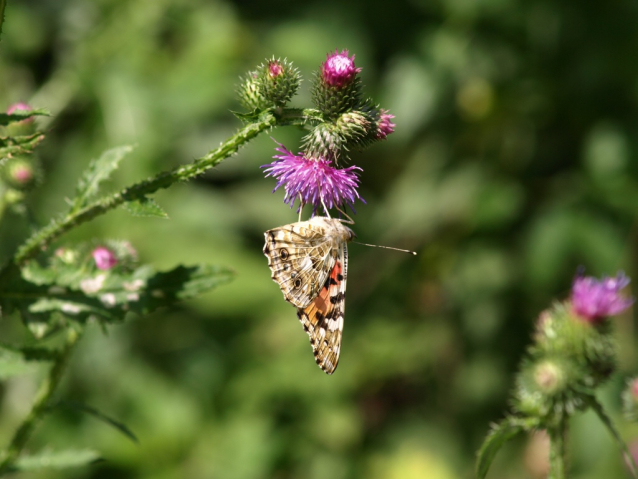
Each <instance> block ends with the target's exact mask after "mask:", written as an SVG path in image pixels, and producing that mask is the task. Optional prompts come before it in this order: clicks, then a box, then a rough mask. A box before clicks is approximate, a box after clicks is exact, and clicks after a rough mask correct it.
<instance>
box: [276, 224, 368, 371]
mask: <svg viewBox="0 0 638 479" xmlns="http://www.w3.org/2000/svg"><path fill="white" fill-rule="evenodd" d="M355 236H356V235H355V234H354V232H353V231H352V230H351V229H350V228H348V227H347V226H344V225H343V223H342V222H341V221H339V220H337V219H332V218H326V217H323V216H315V217H313V218H311V219H310V220H308V221H299V222H297V223H292V224H289V225H285V226H281V227H279V228H274V229H272V230H268V231H266V233H264V237H265V239H266V244H265V245H264V254H265V255H266V257H267V258H268V266H269V267H270V271H271V272H272V279H273V281H275V282H276V283H277V284H278V285H279V288H280V289H281V291H282V293H283V295H284V299H285V300H286V301H288V302H289V303H291V304H293V305H294V306H295V307H296V308H297V317H298V318H299V321H301V324H302V325H303V328H304V330H305V331H306V332H307V333H308V336H309V338H310V344H311V345H312V349H313V353H314V355H315V361H316V362H317V364H318V365H319V367H321V369H323V370H324V371H325V372H326V373H328V374H332V373H333V372H334V371H335V369H336V368H337V364H338V362H339V354H340V350H341V337H342V331H343V314H344V305H345V293H346V278H347V273H348V249H347V244H348V242H350V241H352V240H353V239H354V238H355Z"/></svg>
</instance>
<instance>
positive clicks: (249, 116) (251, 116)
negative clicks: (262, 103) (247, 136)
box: [231, 108, 262, 123]
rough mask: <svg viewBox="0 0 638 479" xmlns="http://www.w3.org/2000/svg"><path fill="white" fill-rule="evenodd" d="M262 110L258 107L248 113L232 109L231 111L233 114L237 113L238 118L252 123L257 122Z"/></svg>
mask: <svg viewBox="0 0 638 479" xmlns="http://www.w3.org/2000/svg"><path fill="white" fill-rule="evenodd" d="M261 112H262V110H261V109H259V108H257V109H255V110H253V111H250V112H248V113H242V112H239V111H232V110H231V113H232V114H233V115H235V117H237V119H238V120H240V121H242V122H244V123H252V122H255V121H257V120H258V119H259V115H260V114H261Z"/></svg>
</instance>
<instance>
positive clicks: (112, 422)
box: [57, 401, 139, 444]
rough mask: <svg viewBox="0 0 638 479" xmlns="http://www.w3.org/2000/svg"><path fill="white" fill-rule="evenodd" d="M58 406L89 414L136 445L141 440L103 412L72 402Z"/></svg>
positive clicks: (63, 402)
mask: <svg viewBox="0 0 638 479" xmlns="http://www.w3.org/2000/svg"><path fill="white" fill-rule="evenodd" d="M57 405H59V406H64V407H67V408H69V409H74V410H77V411H81V412H83V413H86V414H89V415H91V416H93V417H95V418H97V419H99V420H100V421H102V422H105V423H106V424H108V425H109V426H112V427H114V428H115V429H117V430H118V431H120V432H121V433H122V434H124V435H125V436H126V437H128V438H129V439H130V440H131V441H133V442H134V443H136V444H139V440H138V439H137V436H135V434H133V431H131V430H130V429H129V428H128V427H127V426H126V425H125V424H123V423H122V422H120V421H117V420H115V419H113V418H111V417H109V416H107V415H106V414H104V413H102V412H101V411H98V410H97V409H95V408H92V407H91V406H88V405H86V404H81V403H77V402H71V401H62V402H60V403H58V404H57Z"/></svg>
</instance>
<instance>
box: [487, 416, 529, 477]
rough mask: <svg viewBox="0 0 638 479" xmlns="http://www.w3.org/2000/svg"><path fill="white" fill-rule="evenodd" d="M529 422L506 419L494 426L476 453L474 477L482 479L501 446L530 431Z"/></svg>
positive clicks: (513, 418)
mask: <svg viewBox="0 0 638 479" xmlns="http://www.w3.org/2000/svg"><path fill="white" fill-rule="evenodd" d="M532 428H533V426H532V421H531V420H527V421H526V420H522V419H520V418H515V417H508V418H506V419H504V420H503V421H501V423H500V424H494V425H493V426H492V430H491V431H490V432H489V433H488V435H487V437H486V438H485V440H484V441H483V444H482V445H481V448H480V449H479V451H478V457H477V459H476V475H477V476H478V478H479V479H483V478H484V477H485V476H486V475H487V471H488V470H489V468H490V466H491V465H492V461H493V460H494V457H495V456H496V453H497V452H498V451H499V449H500V448H501V447H503V445H504V444H505V443H506V442H507V441H509V440H510V439H512V438H513V437H514V436H516V435H517V434H520V433H521V432H524V431H529V430H530V429H532Z"/></svg>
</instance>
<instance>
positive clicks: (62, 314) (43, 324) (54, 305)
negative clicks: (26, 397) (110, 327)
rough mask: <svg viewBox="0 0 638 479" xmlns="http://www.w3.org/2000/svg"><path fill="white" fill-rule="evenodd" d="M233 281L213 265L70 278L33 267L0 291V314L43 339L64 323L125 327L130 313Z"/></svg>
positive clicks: (9, 275) (229, 273) (144, 311)
mask: <svg viewBox="0 0 638 479" xmlns="http://www.w3.org/2000/svg"><path fill="white" fill-rule="evenodd" d="M18 271H19V270H18ZM79 273H82V274H79ZM56 274H58V275H59V276H56ZM233 275H234V273H233V272H232V271H230V270H228V269H225V268H221V267H217V266H209V265H197V266H190V267H186V266H178V267H176V268H174V269H172V270H170V271H166V272H160V273H156V272H155V271H154V270H153V269H152V268H150V267H149V266H142V267H140V268H138V269H136V270H134V271H132V272H126V271H125V272H122V271H119V270H117V269H116V268H115V269H112V270H110V271H85V270H82V271H79V272H78V274H74V275H72V274H69V272H68V271H65V270H55V269H54V268H49V269H45V268H41V267H39V266H37V265H35V263H34V262H33V263H31V264H30V265H29V267H28V268H25V274H24V275H21V276H17V274H16V272H15V269H14V270H10V271H8V272H7V274H6V276H5V281H4V282H3V284H1V285H0V308H2V310H3V311H5V312H11V311H13V310H18V311H19V312H20V313H21V315H22V319H23V321H24V322H25V323H26V324H27V326H29V327H30V329H32V331H33V332H34V334H36V336H38V337H41V336H42V335H45V334H48V333H49V332H50V330H51V329H52V328H55V327H59V326H60V325H63V324H64V323H61V322H60V321H62V320H61V319H60V318H66V319H71V320H74V321H77V322H84V321H86V320H87V319H89V318H91V317H96V318H100V319H102V320H104V321H106V322H117V321H122V320H124V318H125V317H126V315H127V314H128V313H130V312H134V313H138V314H147V313H150V312H153V311H155V310H156V309H158V308H162V307H167V306H170V305H172V304H174V303H175V302H177V301H181V300H184V299H189V298H192V297H194V296H197V295H199V294H201V293H203V292H206V291H209V290H211V289H213V288H214V287H216V286H219V285H221V284H224V283H227V282H229V281H230V280H231V279H232V277H233ZM16 276H17V277H16ZM29 279H31V280H32V281H29ZM56 321H57V322H56Z"/></svg>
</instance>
